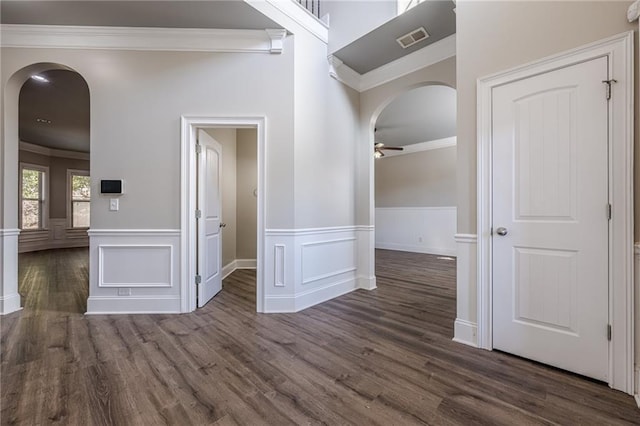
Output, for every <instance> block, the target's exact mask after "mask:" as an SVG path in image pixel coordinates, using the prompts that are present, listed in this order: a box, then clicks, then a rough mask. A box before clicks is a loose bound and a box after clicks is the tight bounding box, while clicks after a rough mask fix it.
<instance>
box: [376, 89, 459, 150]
mask: <svg viewBox="0 0 640 426" xmlns="http://www.w3.org/2000/svg"><path fill="white" fill-rule="evenodd" d="M375 127H376V136H375V140H376V142H382V143H384V144H385V145H387V146H406V145H413V144H416V143H420V142H428V141H433V140H438V139H444V138H449V137H452V136H455V135H456V91H455V89H452V88H450V87H447V86H441V85H437V86H425V87H419V88H417V89H413V90H410V91H408V92H406V93H404V94H402V95H400V96H398V97H397V98H395V99H394V100H393V101H392V102H391V103H390V104H389V105H387V107H386V108H385V109H384V110H383V111H382V113H381V114H380V116H379V117H378V120H377V121H376V125H375Z"/></svg>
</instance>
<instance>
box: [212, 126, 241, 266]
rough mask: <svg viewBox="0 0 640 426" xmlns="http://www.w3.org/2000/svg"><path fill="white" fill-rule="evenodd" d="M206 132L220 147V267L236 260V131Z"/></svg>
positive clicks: (216, 130)
mask: <svg viewBox="0 0 640 426" xmlns="http://www.w3.org/2000/svg"><path fill="white" fill-rule="evenodd" d="M206 132H207V133H208V134H209V136H211V137H212V138H213V139H215V140H216V141H217V142H218V143H219V144H220V145H222V161H221V168H222V170H221V172H222V176H221V182H220V184H221V185H220V187H221V191H222V200H221V202H222V222H223V223H225V224H226V225H227V226H225V227H224V228H222V265H223V266H224V265H227V264H228V263H230V262H233V261H234V260H235V259H236V229H237V222H236V129H222V128H221V129H207V130H206Z"/></svg>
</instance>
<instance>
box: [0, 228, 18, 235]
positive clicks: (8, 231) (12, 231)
mask: <svg viewBox="0 0 640 426" xmlns="http://www.w3.org/2000/svg"><path fill="white" fill-rule="evenodd" d="M21 232H22V230H21V229H0V237H17V236H19V235H20V233H21Z"/></svg>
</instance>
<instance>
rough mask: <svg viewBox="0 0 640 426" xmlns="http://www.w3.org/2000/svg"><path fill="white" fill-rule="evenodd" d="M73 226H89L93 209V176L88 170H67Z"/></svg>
mask: <svg viewBox="0 0 640 426" xmlns="http://www.w3.org/2000/svg"><path fill="white" fill-rule="evenodd" d="M67 182H68V187H69V197H68V199H69V203H68V206H69V214H68V215H67V217H68V218H69V220H70V223H69V225H70V227H71V228H88V227H89V217H90V210H91V178H90V177H89V172H87V171H86V170H67Z"/></svg>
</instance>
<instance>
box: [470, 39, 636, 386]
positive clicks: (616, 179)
mask: <svg viewBox="0 0 640 426" xmlns="http://www.w3.org/2000/svg"><path fill="white" fill-rule="evenodd" d="M633 40H634V35H633V32H626V33H623V34H620V35H616V36H613V37H610V38H607V39H604V40H600V41H598V42H595V43H591V44H589V45H585V46H581V47H578V48H576V49H573V50H570V51H568V52H563V53H560V54H557V55H554V56H551V57H548V58H543V59H541V60H538V61H536V62H533V63H530V64H525V65H522V66H518V67H515V68H513V69H510V70H506V71H503V72H500V73H497V74H494V75H491V76H487V77H484V78H481V79H479V80H478V265H477V268H478V273H477V277H478V284H477V300H478V316H477V320H478V322H477V330H478V346H479V347H481V348H484V349H489V350H491V349H493V347H494V341H493V338H494V330H493V326H494V323H493V310H494V308H495V307H494V306H493V294H494V288H493V285H494V282H493V277H494V270H493V268H492V265H493V264H494V261H493V249H494V248H493V242H494V239H493V238H492V235H491V231H492V227H493V217H494V216H493V214H494V212H493V197H494V193H493V185H492V179H493V176H492V170H493V163H492V160H493V152H492V149H493V132H492V130H493V129H492V120H493V116H492V104H493V101H494V99H493V95H494V90H495V89H496V88H498V87H500V86H503V85H506V84H509V83H512V82H516V81H519V80H523V79H527V78H530V77H533V76H536V75H540V74H544V73H548V72H551V71H553V70H556V69H560V68H565V67H569V66H571V65H575V64H580V63H583V62H588V61H591V60H593V59H595V58H600V57H606V58H607V61H608V75H609V76H610V78H613V79H615V80H616V81H617V82H616V83H614V84H613V85H612V88H611V95H612V96H611V100H610V101H609V102H608V105H607V110H608V116H609V128H608V129H607V132H608V139H609V147H608V152H607V159H608V171H609V176H608V197H609V203H610V204H611V205H612V211H611V220H610V221H609V239H608V264H609V270H608V281H609V283H610V286H609V291H608V294H607V298H608V306H609V309H608V313H609V317H608V319H609V324H611V326H612V335H611V341H610V342H609V343H608V354H609V356H608V375H607V377H608V383H609V386H611V387H613V388H614V389H618V390H621V391H624V392H627V393H633V362H634V335H633V333H634V324H633V317H634V311H633V269H632V268H633V122H634V120H633V93H634V92H633V91H634V88H633V80H634V75H633V73H634V69H633ZM600 84H602V89H601V95H602V96H605V85H604V84H603V83H600ZM579 195H580V194H579ZM605 209H606V207H605ZM601 211H602V210H601ZM499 226H500V225H498V224H496V227H499ZM600 333H604V334H605V335H606V329H605V330H603V331H600Z"/></svg>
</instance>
